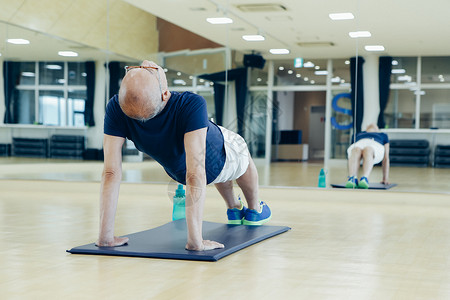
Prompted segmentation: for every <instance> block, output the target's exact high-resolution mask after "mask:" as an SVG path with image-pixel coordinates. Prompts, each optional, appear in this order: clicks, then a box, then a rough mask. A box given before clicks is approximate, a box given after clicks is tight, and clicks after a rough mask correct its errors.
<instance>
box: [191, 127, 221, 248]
mask: <svg viewBox="0 0 450 300" xmlns="http://www.w3.org/2000/svg"><path fill="white" fill-rule="evenodd" d="M206 130H207V129H206V128H202V129H198V130H194V131H191V132H188V133H186V134H185V135H184V145H185V149H186V223H187V227H188V237H187V240H188V241H187V244H186V249H188V250H196V251H202V250H211V249H217V248H223V247H224V245H222V244H220V243H218V242H214V241H209V240H203V235H202V224H203V205H204V203H205V192H206V170H205V154H206Z"/></svg>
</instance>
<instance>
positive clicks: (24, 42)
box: [7, 39, 30, 45]
mask: <svg viewBox="0 0 450 300" xmlns="http://www.w3.org/2000/svg"><path fill="white" fill-rule="evenodd" d="M7 42H8V43H10V44H14V45H28V44H29V43H30V41H29V40H25V39H8V40H7Z"/></svg>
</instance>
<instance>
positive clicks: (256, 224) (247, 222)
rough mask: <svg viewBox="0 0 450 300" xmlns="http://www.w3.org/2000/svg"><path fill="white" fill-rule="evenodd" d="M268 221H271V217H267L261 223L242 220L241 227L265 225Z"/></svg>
mask: <svg viewBox="0 0 450 300" xmlns="http://www.w3.org/2000/svg"><path fill="white" fill-rule="evenodd" d="M270 219H272V215H271V216H270V217H268V218H267V219H264V220H261V221H247V220H246V219H244V220H242V225H250V226H259V225H262V224H264V223H267V222H268V221H269V220H270Z"/></svg>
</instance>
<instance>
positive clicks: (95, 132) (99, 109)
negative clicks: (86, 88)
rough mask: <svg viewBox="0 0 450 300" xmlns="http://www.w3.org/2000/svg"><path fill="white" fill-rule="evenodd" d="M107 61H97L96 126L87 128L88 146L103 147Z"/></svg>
mask: <svg viewBox="0 0 450 300" xmlns="http://www.w3.org/2000/svg"><path fill="white" fill-rule="evenodd" d="M105 63H106V62H105V61H96V62H95V95H94V97H95V100H94V120H95V126H94V127H89V128H88V130H87V147H88V148H94V149H102V147H103V119H104V117H105V107H106V104H105V99H106V69H105Z"/></svg>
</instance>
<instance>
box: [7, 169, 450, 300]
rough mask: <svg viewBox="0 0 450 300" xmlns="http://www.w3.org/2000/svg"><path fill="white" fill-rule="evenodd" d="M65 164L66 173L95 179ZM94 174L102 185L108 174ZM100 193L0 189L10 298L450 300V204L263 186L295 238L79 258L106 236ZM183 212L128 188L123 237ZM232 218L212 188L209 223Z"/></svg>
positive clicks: (76, 185) (435, 198)
mask: <svg viewBox="0 0 450 300" xmlns="http://www.w3.org/2000/svg"><path fill="white" fill-rule="evenodd" d="M38 165H39V166H40V168H41V171H44V172H46V173H47V174H51V172H52V170H50V169H53V168H54V166H52V167H51V168H50V165H49V166H47V167H46V166H45V164H38ZM58 165H59V167H60V170H59V171H58V170H56V169H55V172H58V173H59V174H64V173H73V174H75V173H77V172H78V173H80V174H81V173H83V172H85V173H83V174H85V175H87V174H89V172H87V171H86V168H84V170H81V168H80V169H76V168H77V167H78V165H83V164H78V165H77V164H74V165H66V164H58ZM145 165H147V164H145ZM25 166H27V167H28V166H31V165H30V164H25ZM2 167H4V165H3V166H2ZM85 167H87V168H88V169H89V168H93V167H95V169H96V170H92V173H91V175H92V176H93V177H95V178H98V174H97V173H96V172H97V170H99V169H101V166H100V165H97V164H90V163H89V164H85ZM150 167H151V165H150V166H149V168H150ZM279 167H280V168H283V167H287V165H285V164H282V165H281V166H279ZM44 168H45V169H44ZM315 168H316V167H315ZM46 169H47V170H46ZM131 169H133V168H131ZM155 169H156V168H155ZM275 169H276V168H275ZM308 169H309V167H308ZM296 171H297V172H299V173H300V174H301V173H302V172H301V169H297V170H296ZM315 171H316V170H314V172H315ZM314 172H312V171H311V173H314ZM37 173H38V172H37V171H36V169H33V170H31V171H30V175H32V176H37ZM94 174H95V176H94ZM91 175H87V176H91ZM314 177H315V174H314ZM286 180H287V179H282V182H283V183H285V181H286ZM99 189H100V183H99V182H97V181H93V180H89V182H86V181H85V182H63V181H49V180H47V181H38V180H5V179H2V180H0V191H1V192H0V243H1V245H2V247H1V248H0V290H1V297H0V298H2V299H161V300H166V299H167V300H169V299H170V300H185V299H218V300H224V299H232V298H236V299H308V300H309V299H311V300H315V299H320V300H321V299H333V300H334V299H346V300H347V299H349V300H353V299H354V300H366V299H383V300H384V299H427V300H428V299H450V257H449V255H448V254H449V251H450V229H449V228H450V218H449V215H450V201H448V200H449V199H448V195H444V194H424V193H403V192H386V191H349V190H343V189H340V190H337V189H317V188H315V189H305V188H301V189H300V188H293V187H292V188H262V189H261V191H260V195H261V198H262V199H264V200H265V201H267V202H268V204H269V205H270V207H271V208H272V211H273V218H272V220H271V221H270V223H269V224H271V225H284V226H289V227H291V228H292V230H290V231H289V232H287V233H284V234H282V235H280V236H277V237H274V238H271V239H268V240H265V241H262V242H261V243H258V244H256V245H253V246H251V247H248V248H245V249H243V250H241V251H239V252H237V253H234V254H232V255H230V256H228V257H225V258H223V259H222V260H220V261H218V262H193V261H181V260H165V259H146V258H131V257H110V256H94V255H71V254H68V253H66V252H65V250H66V249H70V248H72V247H74V246H79V245H84V244H88V243H91V242H94V241H95V240H96V238H97V235H98V220H99V212H98V193H99ZM171 205H172V204H171V202H170V201H169V197H168V193H167V185H166V184H135V183H124V184H122V187H121V190H120V201H119V205H118V210H117V214H116V226H115V233H116V234H117V235H127V234H129V233H133V232H137V231H142V230H146V229H150V228H154V227H156V226H159V225H162V224H165V223H167V222H169V221H170V220H171ZM225 212H226V210H225V204H224V201H223V200H221V198H220V195H219V194H218V192H217V191H216V189H215V188H214V187H209V188H208V189H207V201H206V202H205V211H204V219H205V220H207V221H213V222H226V213H225ZM219 242H220V241H219ZM225 246H226V245H225ZM237 293H238V294H239V295H238V296H235V295H237ZM230 295H231V297H230Z"/></svg>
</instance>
